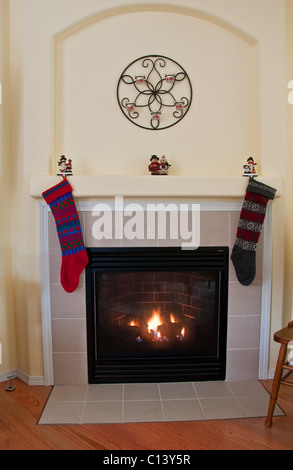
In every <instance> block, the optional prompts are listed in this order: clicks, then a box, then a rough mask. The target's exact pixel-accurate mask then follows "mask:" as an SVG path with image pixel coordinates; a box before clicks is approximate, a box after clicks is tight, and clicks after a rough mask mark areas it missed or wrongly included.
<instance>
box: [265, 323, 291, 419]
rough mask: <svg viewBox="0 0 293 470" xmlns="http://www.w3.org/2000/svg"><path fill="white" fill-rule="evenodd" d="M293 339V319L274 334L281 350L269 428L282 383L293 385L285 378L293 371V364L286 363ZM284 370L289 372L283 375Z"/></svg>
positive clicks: (271, 401)
mask: <svg viewBox="0 0 293 470" xmlns="http://www.w3.org/2000/svg"><path fill="white" fill-rule="evenodd" d="M292 340H293V321H291V322H289V323H288V326H287V327H286V328H283V329H282V330H279V331H277V333H275V334H274V341H276V342H277V343H281V346H280V351H279V356H278V360H277V365H276V370H275V375H274V380H273V385H272V391H271V398H270V404H269V409H268V414H267V419H266V426H268V427H269V428H270V427H271V426H272V417H273V413H274V409H275V405H276V401H277V398H278V394H279V389H280V385H281V384H284V385H289V386H290V387H292V386H293V383H292V382H288V381H286V380H285V379H286V378H287V377H288V375H289V374H291V372H293V366H291V365H289V364H288V362H286V363H285V360H286V355H287V346H288V343H289V342H290V341H292ZM283 370H287V371H289V372H287V373H286V374H285V375H284V376H283Z"/></svg>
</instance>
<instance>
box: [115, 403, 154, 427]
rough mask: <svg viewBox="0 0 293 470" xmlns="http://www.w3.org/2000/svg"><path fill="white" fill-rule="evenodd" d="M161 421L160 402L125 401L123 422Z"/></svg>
mask: <svg viewBox="0 0 293 470" xmlns="http://www.w3.org/2000/svg"><path fill="white" fill-rule="evenodd" d="M150 421H163V411H162V406H161V402H160V400H144V401H141V400H139V401H135V400H131V401H125V402H124V411H123V422H124V423H129V422H137V423H138V422H150Z"/></svg>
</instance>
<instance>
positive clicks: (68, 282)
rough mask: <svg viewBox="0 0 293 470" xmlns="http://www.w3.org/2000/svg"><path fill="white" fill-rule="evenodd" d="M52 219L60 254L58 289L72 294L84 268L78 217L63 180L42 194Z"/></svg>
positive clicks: (84, 262) (69, 190)
mask: <svg viewBox="0 0 293 470" xmlns="http://www.w3.org/2000/svg"><path fill="white" fill-rule="evenodd" d="M42 196H43V198H44V199H45V201H46V202H47V204H49V206H50V208H51V211H52V214H53V216H54V219H55V223H56V228H57V233H58V237H59V241H60V246H61V252H62V264H61V272H60V281H61V285H62V287H63V288H64V290H65V291H66V292H73V291H74V290H75V289H76V288H77V287H78V285H79V276H80V274H81V273H82V271H83V270H84V268H85V267H86V265H87V264H88V255H87V252H86V248H85V246H84V242H83V236H82V231H81V225H80V221H79V216H78V213H77V210H76V207H75V202H74V199H73V196H72V187H71V186H70V184H69V182H68V181H67V179H66V178H64V179H63V181H61V183H58V184H56V186H53V187H52V188H50V189H48V190H47V191H45V192H43V193H42Z"/></svg>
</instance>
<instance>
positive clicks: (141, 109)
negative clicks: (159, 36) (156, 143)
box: [117, 55, 192, 130]
mask: <svg viewBox="0 0 293 470" xmlns="http://www.w3.org/2000/svg"><path fill="white" fill-rule="evenodd" d="M117 99H118V103H119V106H120V108H121V111H122V112H123V114H124V115H125V116H126V117H127V119H129V120H130V121H131V122H133V124H135V125H137V126H139V127H142V128H143V129H150V130H161V129H166V128H168V127H171V126H174V125H175V124H177V123H178V122H179V121H180V120H181V119H182V118H183V117H184V116H185V115H186V113H187V111H188V110H189V108H190V105H191V101H192V87H191V83H190V80H189V77H188V75H187V73H186V72H185V70H184V69H183V68H182V67H181V65H179V64H178V63H177V62H175V61H174V60H172V59H169V58H168V57H164V56H159V55H149V56H144V57H140V58H139V59H136V60H135V61H133V62H131V64H129V65H128V66H127V67H126V68H125V69H124V71H123V72H122V74H121V76H120V78H119V81H118V85H117Z"/></svg>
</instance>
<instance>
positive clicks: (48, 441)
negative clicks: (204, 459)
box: [0, 379, 293, 451]
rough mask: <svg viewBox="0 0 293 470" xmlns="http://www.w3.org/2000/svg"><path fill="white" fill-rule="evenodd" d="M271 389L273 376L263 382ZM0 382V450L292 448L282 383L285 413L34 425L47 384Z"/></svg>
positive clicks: (290, 407)
mask: <svg viewBox="0 0 293 470" xmlns="http://www.w3.org/2000/svg"><path fill="white" fill-rule="evenodd" d="M262 383H263V384H264V386H265V387H266V388H267V389H268V390H270V387H271V384H272V381H271V380H268V381H262ZM14 384H15V386H16V388H15V390H14V391H13V392H7V391H6V390H5V388H6V386H7V382H2V383H0V449H1V450H113V451H114V450H293V392H292V389H289V388H286V387H284V386H283V387H282V386H281V389H280V394H279V400H278V402H279V405H280V406H281V408H282V409H283V410H284V411H285V413H286V416H282V417H274V418H273V426H272V428H267V427H266V426H265V418H247V419H233V420H214V421H184V422H169V423H135V424H134V423H131V424H100V425H94V424H88V425H75V426H72V425H58V426H57V425H54V426H51V425H38V419H39V417H40V415H41V412H42V409H43V407H44V405H45V403H46V400H47V398H48V396H49V394H50V391H51V387H42V386H28V385H26V384H25V383H24V382H22V381H21V380H19V379H15V380H14Z"/></svg>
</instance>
